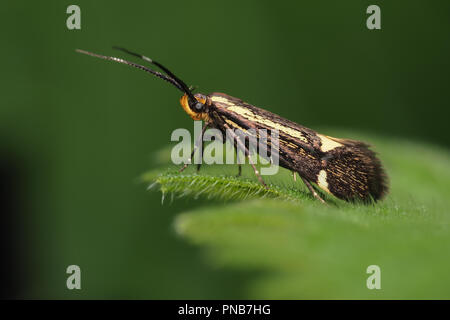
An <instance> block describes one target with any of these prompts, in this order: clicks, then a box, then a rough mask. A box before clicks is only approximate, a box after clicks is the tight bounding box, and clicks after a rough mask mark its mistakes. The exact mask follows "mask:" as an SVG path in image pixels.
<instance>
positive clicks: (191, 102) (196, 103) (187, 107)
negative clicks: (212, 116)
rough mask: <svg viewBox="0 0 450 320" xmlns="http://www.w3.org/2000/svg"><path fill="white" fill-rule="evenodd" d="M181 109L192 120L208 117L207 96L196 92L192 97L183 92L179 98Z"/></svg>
mask: <svg viewBox="0 0 450 320" xmlns="http://www.w3.org/2000/svg"><path fill="white" fill-rule="evenodd" d="M180 104H181V107H182V108H183V110H184V111H185V112H186V113H187V114H188V115H189V116H190V117H191V118H192V119H194V120H206V119H207V117H208V113H207V108H208V103H207V98H206V96H205V95H203V94H201V93H196V94H195V95H194V99H192V98H190V97H189V96H188V95H187V94H184V95H183V96H182V97H181V99H180Z"/></svg>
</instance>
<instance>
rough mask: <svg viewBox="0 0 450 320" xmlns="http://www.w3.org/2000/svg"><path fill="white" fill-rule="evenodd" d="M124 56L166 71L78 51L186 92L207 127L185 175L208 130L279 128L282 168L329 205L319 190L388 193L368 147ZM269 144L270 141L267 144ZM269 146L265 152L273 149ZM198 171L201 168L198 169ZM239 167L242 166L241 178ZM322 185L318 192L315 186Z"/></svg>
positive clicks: (374, 196) (242, 145)
mask: <svg viewBox="0 0 450 320" xmlns="http://www.w3.org/2000/svg"><path fill="white" fill-rule="evenodd" d="M114 48H115V49H118V50H120V51H122V52H125V53H127V54H130V55H133V56H135V57H138V58H140V59H142V60H144V61H146V62H148V63H150V64H153V65H155V66H156V67H158V68H159V69H160V70H161V71H162V72H164V73H162V72H159V71H155V70H152V69H150V68H148V67H145V66H143V65H140V64H137V63H134V62H131V61H127V60H124V59H121V58H117V57H111V56H104V55H100V54H96V53H92V52H88V51H84V50H80V49H77V50H76V51H77V52H79V53H83V54H86V55H90V56H93V57H97V58H101V59H105V60H111V61H115V62H118V63H122V64H126V65H129V66H132V67H135V68H138V69H141V70H143V71H145V72H148V73H151V74H153V75H154V76H156V77H158V78H161V79H163V80H165V81H167V82H169V83H170V84H171V85H173V86H174V87H175V88H177V89H178V90H180V91H181V92H182V93H183V96H182V97H181V99H180V103H181V106H182V108H183V109H184V111H185V112H186V113H187V114H188V115H189V116H190V117H191V118H192V119H193V120H202V121H203V122H204V126H203V129H202V133H201V136H200V137H199V138H198V139H197V142H196V144H195V146H194V150H193V151H192V153H191V158H190V160H189V162H187V163H186V164H185V165H184V166H183V167H182V168H181V171H183V170H184V169H185V168H186V167H187V166H188V165H189V164H190V163H191V162H192V161H191V160H192V158H193V156H194V154H195V152H196V150H197V149H198V148H199V143H201V141H203V139H202V136H203V134H204V133H205V131H206V129H207V128H216V129H219V130H220V131H222V132H225V131H227V130H229V131H230V130H231V132H232V131H233V130H234V129H239V130H244V131H245V130H249V129H265V130H268V131H271V130H278V134H279V141H278V149H277V151H278V157H279V165H280V166H281V167H283V168H286V169H288V170H291V171H292V173H293V177H294V180H296V174H298V175H299V177H300V178H301V180H302V181H303V183H304V184H305V185H306V187H307V188H308V190H309V191H310V192H311V194H312V195H313V197H315V198H316V199H318V200H319V201H321V202H323V203H325V201H324V200H323V198H322V196H321V194H320V192H319V190H318V188H320V190H322V191H324V192H325V193H328V194H331V195H333V196H335V197H337V198H339V199H343V200H346V201H362V202H364V203H370V202H372V201H377V200H379V199H382V198H383V197H384V196H385V195H386V194H387V192H388V185H387V175H386V173H385V171H384V169H383V167H382V164H381V162H380V160H379V159H378V158H377V156H376V154H375V152H373V151H372V150H371V149H370V147H369V145H368V144H366V143H364V142H361V141H356V140H349V139H340V138H334V137H330V136H327V135H324V134H320V133H318V132H316V131H314V130H312V129H309V128H307V127H304V126H302V125H299V124H297V123H295V122H293V121H290V120H288V119H285V118H283V117H281V116H279V115H276V114H274V113H272V112H269V111H267V110H264V109H262V108H258V107H255V106H253V105H251V104H248V103H246V102H244V101H243V100H241V99H238V98H235V97H232V96H229V95H227V94H224V93H217V92H215V93H211V94H208V95H205V94H201V93H196V94H194V93H193V89H192V88H191V87H188V86H187V85H186V84H185V83H184V82H183V81H181V80H180V79H179V78H178V77H177V76H175V75H174V74H173V73H172V72H171V71H170V70H168V69H167V68H166V67H164V66H163V65H162V64H160V63H159V62H157V61H155V60H152V59H150V58H148V57H146V56H144V55H141V54H138V53H135V52H131V51H129V50H127V49H124V48H118V47H114ZM232 138H234V141H233V145H234V147H235V148H236V150H238V149H239V150H242V151H243V152H244V155H245V156H246V157H247V158H248V161H249V163H250V165H251V166H252V168H253V170H254V172H255V175H256V177H257V178H258V180H259V181H260V182H261V183H262V184H263V185H264V186H265V187H266V184H265V183H264V180H263V179H262V177H261V175H260V173H259V171H258V169H257V168H256V166H255V164H254V163H253V161H252V160H251V157H250V150H249V146H248V144H246V141H242V138H240V137H239V136H237V135H236V134H234V133H232ZM267 144H270V141H267ZM269 147H270V146H269V145H268V146H267V148H268V149H269ZM198 168H199V167H198ZM240 172H241V167H240V166H239V174H240ZM317 187H318V188H317Z"/></svg>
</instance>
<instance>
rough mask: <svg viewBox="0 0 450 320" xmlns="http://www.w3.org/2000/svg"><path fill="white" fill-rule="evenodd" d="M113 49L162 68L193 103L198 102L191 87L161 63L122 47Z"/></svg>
mask: <svg viewBox="0 0 450 320" xmlns="http://www.w3.org/2000/svg"><path fill="white" fill-rule="evenodd" d="M113 49H116V50H119V51H122V52H125V53H127V54H130V55H132V56H135V57H138V58H140V59H142V60H145V61H147V62H150V63H151V64H154V65H155V66H157V67H158V68H160V69H161V70H163V71H164V72H165V73H166V74H167V75H168V76H170V77H171V78H172V79H173V80H175V81H176V82H178V84H179V85H180V86H181V87H182V88H183V90H184V92H185V93H186V94H187V95H188V96H189V98H190V99H191V100H192V101H196V99H195V98H194V95H193V94H192V90H191V89H190V87H189V86H187V85H186V83H184V82H183V81H182V80H181V79H180V78H178V77H177V76H176V75H174V74H173V72H172V71H170V70H169V69H167V68H166V67H164V66H163V65H162V64H161V63H159V62H157V61H155V60H153V59H151V58H149V57H147V56H144V55H142V54H139V53H136V52H133V51H130V50H128V49H125V48H122V47H117V46H113Z"/></svg>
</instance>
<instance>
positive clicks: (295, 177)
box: [292, 171, 297, 181]
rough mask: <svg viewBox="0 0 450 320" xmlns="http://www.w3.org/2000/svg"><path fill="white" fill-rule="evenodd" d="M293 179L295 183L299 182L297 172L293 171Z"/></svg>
mask: <svg viewBox="0 0 450 320" xmlns="http://www.w3.org/2000/svg"><path fill="white" fill-rule="evenodd" d="M292 178H294V181H297V172H295V171H292Z"/></svg>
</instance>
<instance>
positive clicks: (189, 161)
mask: <svg viewBox="0 0 450 320" xmlns="http://www.w3.org/2000/svg"><path fill="white" fill-rule="evenodd" d="M207 127H208V123H205V125H204V126H203V128H202V132H201V133H200V135H199V136H198V137H197V140H196V141H195V144H194V150H192V152H191V156H190V157H189V159H188V161H187V162H186V163H185V164H184V165H183V167H181V169H180V172H183V171H184V169H186V168H187V167H188V165H190V164H191V163H192V159H193V158H194V154H195V152H196V151H197V149H198V146H199V144H202V146H203V135H204V134H205V131H206V128H207ZM202 157H203V154H202ZM200 165H201V164H199V165H197V171H198V170H200Z"/></svg>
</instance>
